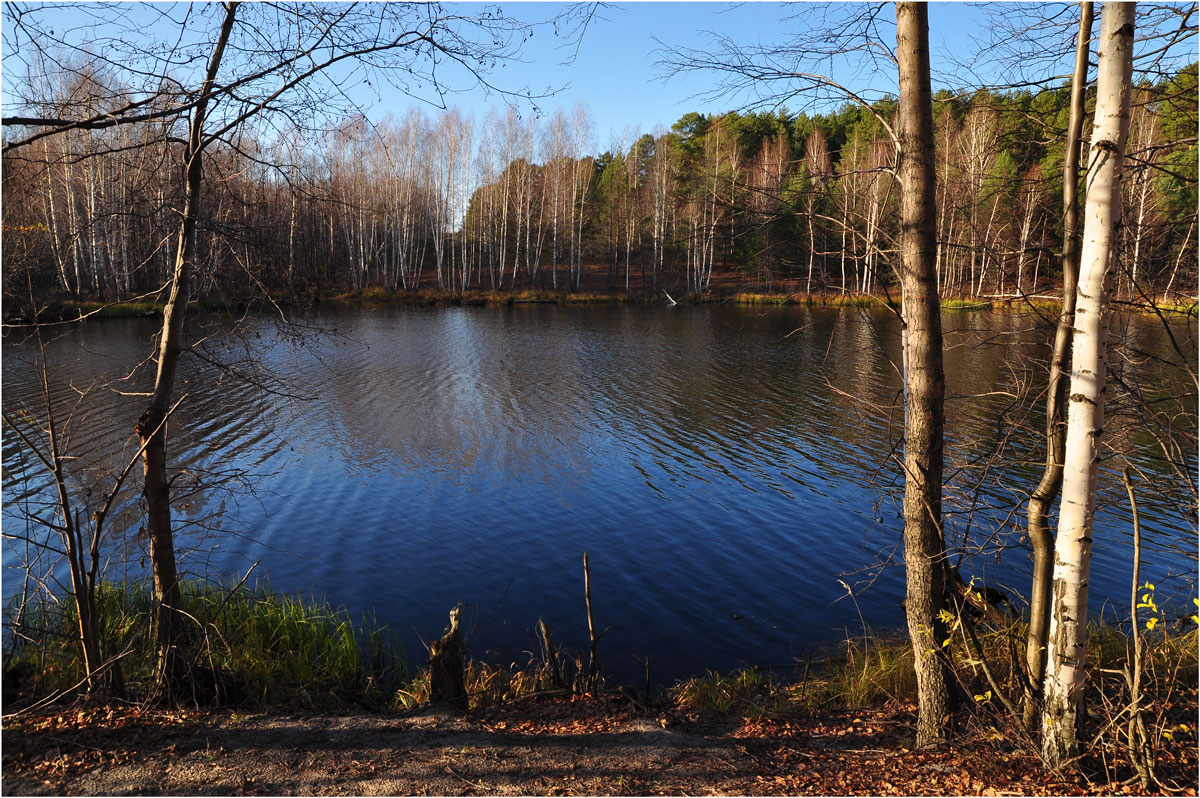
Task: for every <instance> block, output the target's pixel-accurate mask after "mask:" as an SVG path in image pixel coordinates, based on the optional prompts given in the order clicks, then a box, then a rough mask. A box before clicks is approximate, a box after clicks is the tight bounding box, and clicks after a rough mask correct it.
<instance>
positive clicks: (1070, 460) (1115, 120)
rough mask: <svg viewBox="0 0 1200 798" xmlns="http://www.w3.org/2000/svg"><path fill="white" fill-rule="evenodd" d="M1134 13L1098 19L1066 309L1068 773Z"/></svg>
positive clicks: (1078, 698)
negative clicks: (1074, 265)
mask: <svg viewBox="0 0 1200 798" xmlns="http://www.w3.org/2000/svg"><path fill="white" fill-rule="evenodd" d="M1133 29H1134V4H1133V3H1118V2H1108V3H1105V4H1104V5H1103V11H1102V13H1101V19H1100V40H1099V45H1098V47H1097V52H1098V64H1099V66H1098V75H1097V89H1096V118H1095V122H1094V123H1093V133H1092V143H1091V151H1090V154H1089V158H1088V171H1087V183H1086V185H1087V194H1086V200H1085V205H1084V219H1083V246H1082V248H1081V250H1080V254H1079V287H1078V299H1077V301H1076V305H1075V335H1074V342H1073V345H1072V354H1071V359H1072V364H1071V389H1070V402H1069V407H1068V410H1067V443H1066V454H1065V459H1064V463H1063V484H1062V506H1061V508H1060V510H1059V520H1058V540H1057V545H1056V552H1055V559H1054V588H1053V597H1052V601H1053V604H1052V608H1051V616H1050V639H1049V646H1048V650H1047V654H1046V682H1045V686H1044V688H1043V689H1044V695H1045V709H1044V712H1043V714H1042V759H1043V760H1044V761H1045V762H1046V764H1047V765H1049V766H1051V767H1061V766H1064V765H1067V764H1069V763H1070V762H1071V760H1072V759H1074V758H1075V757H1077V756H1078V755H1079V754H1080V740H1081V739H1083V735H1082V723H1083V719H1084V713H1083V676H1084V664H1085V654H1086V651H1085V649H1086V646H1087V609H1088V568H1089V565H1090V563H1091V548H1092V522H1093V517H1094V514H1095V509H1096V475H1097V470H1098V460H1099V452H1100V446H1099V444H1100V436H1101V435H1102V434H1103V427H1104V382H1105V374H1106V370H1107V366H1108V360H1107V351H1106V349H1107V337H1108V336H1107V325H1108V285H1107V283H1108V276H1109V273H1110V268H1109V266H1110V261H1111V260H1112V254H1113V251H1114V243H1115V240H1116V230H1117V226H1118V223H1119V221H1120V219H1119V217H1120V213H1121V165H1122V162H1123V161H1124V158H1125V141H1126V138H1127V137H1128V135H1129V95H1130V83H1131V75H1132V71H1133Z"/></svg>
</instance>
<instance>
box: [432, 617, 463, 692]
mask: <svg viewBox="0 0 1200 798" xmlns="http://www.w3.org/2000/svg"><path fill="white" fill-rule="evenodd" d="M461 621H462V604H461V603H460V604H458V605H457V606H455V607H454V609H452V610H450V625H449V626H448V627H446V631H445V633H444V634H442V639H441V640H434V641H433V642H432V643H430V645H429V701H430V703H431V704H442V705H446V706H450V707H453V708H454V709H459V710H465V709H466V708H467V681H466V676H465V670H466V654H467V646H466V644H465V643H463V639H462V635H461V634H459V624H460V622H461Z"/></svg>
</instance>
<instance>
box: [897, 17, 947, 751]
mask: <svg viewBox="0 0 1200 798" xmlns="http://www.w3.org/2000/svg"><path fill="white" fill-rule="evenodd" d="M896 57H897V61H898V64H899V71H900V115H899V125H898V129H897V134H898V135H897V138H898V149H899V164H898V168H897V175H898V177H899V180H900V186H901V190H900V230H901V232H900V253H901V255H900V257H901V268H900V279H901V291H902V296H903V309H904V327H905V347H904V348H905V374H904V379H905V390H906V394H907V398H906V404H905V425H904V440H905V445H904V470H905V479H904V566H905V577H906V582H907V588H906V601H905V607H906V610H907V615H908V633H909V637H910V638H911V639H912V645H913V661H914V667H915V669H916V675H917V703H918V707H919V711H918V718H917V745H918V746H924V745H929V744H931V743H935V742H937V741H939V740H942V739H944V738H945V735H946V728H947V726H948V720H949V717H950V714H951V711H952V698H951V693H950V684H951V681H950V663H949V661H948V659H947V657H946V653H945V649H944V648H943V647H942V641H943V640H945V639H946V635H947V632H946V628H945V627H946V625H945V623H944V622H943V621H941V620H940V619H939V617H938V614H939V612H940V611H941V609H942V603H943V600H944V595H945V575H946V546H945V540H944V539H943V537H942V446H943V440H942V438H943V434H942V433H943V426H944V421H945V416H944V410H945V393H946V379H945V373H944V371H943V366H942V321H941V305H940V303H939V300H938V292H937V274H936V272H935V265H936V258H937V240H936V229H935V226H936V223H937V219H936V215H935V214H936V205H935V203H934V186H935V177H934V154H933V151H934V137H933V97H932V93H931V90H930V81H929V10H928V7H927V6H926V5H925V4H924V3H897V4H896Z"/></svg>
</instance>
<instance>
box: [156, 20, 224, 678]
mask: <svg viewBox="0 0 1200 798" xmlns="http://www.w3.org/2000/svg"><path fill="white" fill-rule="evenodd" d="M236 10H237V4H236V3H231V4H229V5H228V6H227V7H226V14H225V21H224V23H223V25H222V27H221V35H220V38H219V39H218V41H217V44H216V47H215V48H214V49H213V52H212V56H211V57H210V59H209V63H208V72H207V75H206V77H205V82H204V85H203V87H202V88H201V98H200V100H199V101H198V102H197V104H196V107H195V109H194V110H193V112H192V118H191V120H190V123H189V126H188V141H187V145H186V149H185V151H184V152H185V160H184V165H185V168H186V172H185V180H186V194H185V199H184V206H183V219H182V221H181V222H180V225H179V239H178V242H177V245H176V251H175V268H174V273H173V276H172V278H171V293H170V296H169V298H168V300H167V304H166V307H165V308H164V309H163V326H162V340H161V342H160V348H159V353H158V370H157V373H156V374H155V379H154V393H153V396H152V398H151V400H150V406H149V407H148V408H146V411H145V412H144V413H143V414H142V417H141V418H140V419H138V422H137V427H136V430H137V434H138V438H139V439H140V440H141V443H142V445H143V447H144V450H143V453H142V468H143V471H144V473H145V479H146V485H145V498H146V532H147V536H148V537H149V541H150V562H151V565H152V568H153V572H154V596H155V599H156V600H157V602H158V634H157V643H158V652H159V663H158V664H159V676H160V678H161V679H163V680H164V683H165V684H166V685H167V686H168V688H170V687H172V686H173V685H175V684H177V683H178V681H179V679H180V678H181V677H182V676H183V674H184V672H185V670H186V667H185V666H186V659H185V658H184V656H183V652H182V650H181V648H182V641H181V636H182V616H181V615H180V612H179V604H180V593H179V577H178V574H177V572H176V570H175V541H174V536H173V534H172V531H171V498H170V482H169V480H168V479H167V430H166V423H165V419H166V417H167V412H168V410H169V409H170V404H171V395H172V393H173V391H174V388H175V372H176V369H177V367H178V365H179V355H180V353H181V351H182V340H183V321H184V317H185V316H186V314H187V302H188V296H189V293H190V278H191V267H192V263H193V261H194V260H195V257H196V217H197V212H198V206H199V203H200V186H201V182H202V180H203V175H204V170H203V164H202V154H203V150H204V146H205V144H206V142H205V141H204V138H203V128H204V117H205V113H206V112H207V109H208V96H207V95H208V93H209V91H211V89H212V84H213V81H214V80H215V78H216V74H217V69H218V68H219V67H220V64H221V57H222V55H223V54H224V52H225V44H226V42H228V40H229V35H230V32H231V31H232V29H233V20H234V14H235V13H236Z"/></svg>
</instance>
